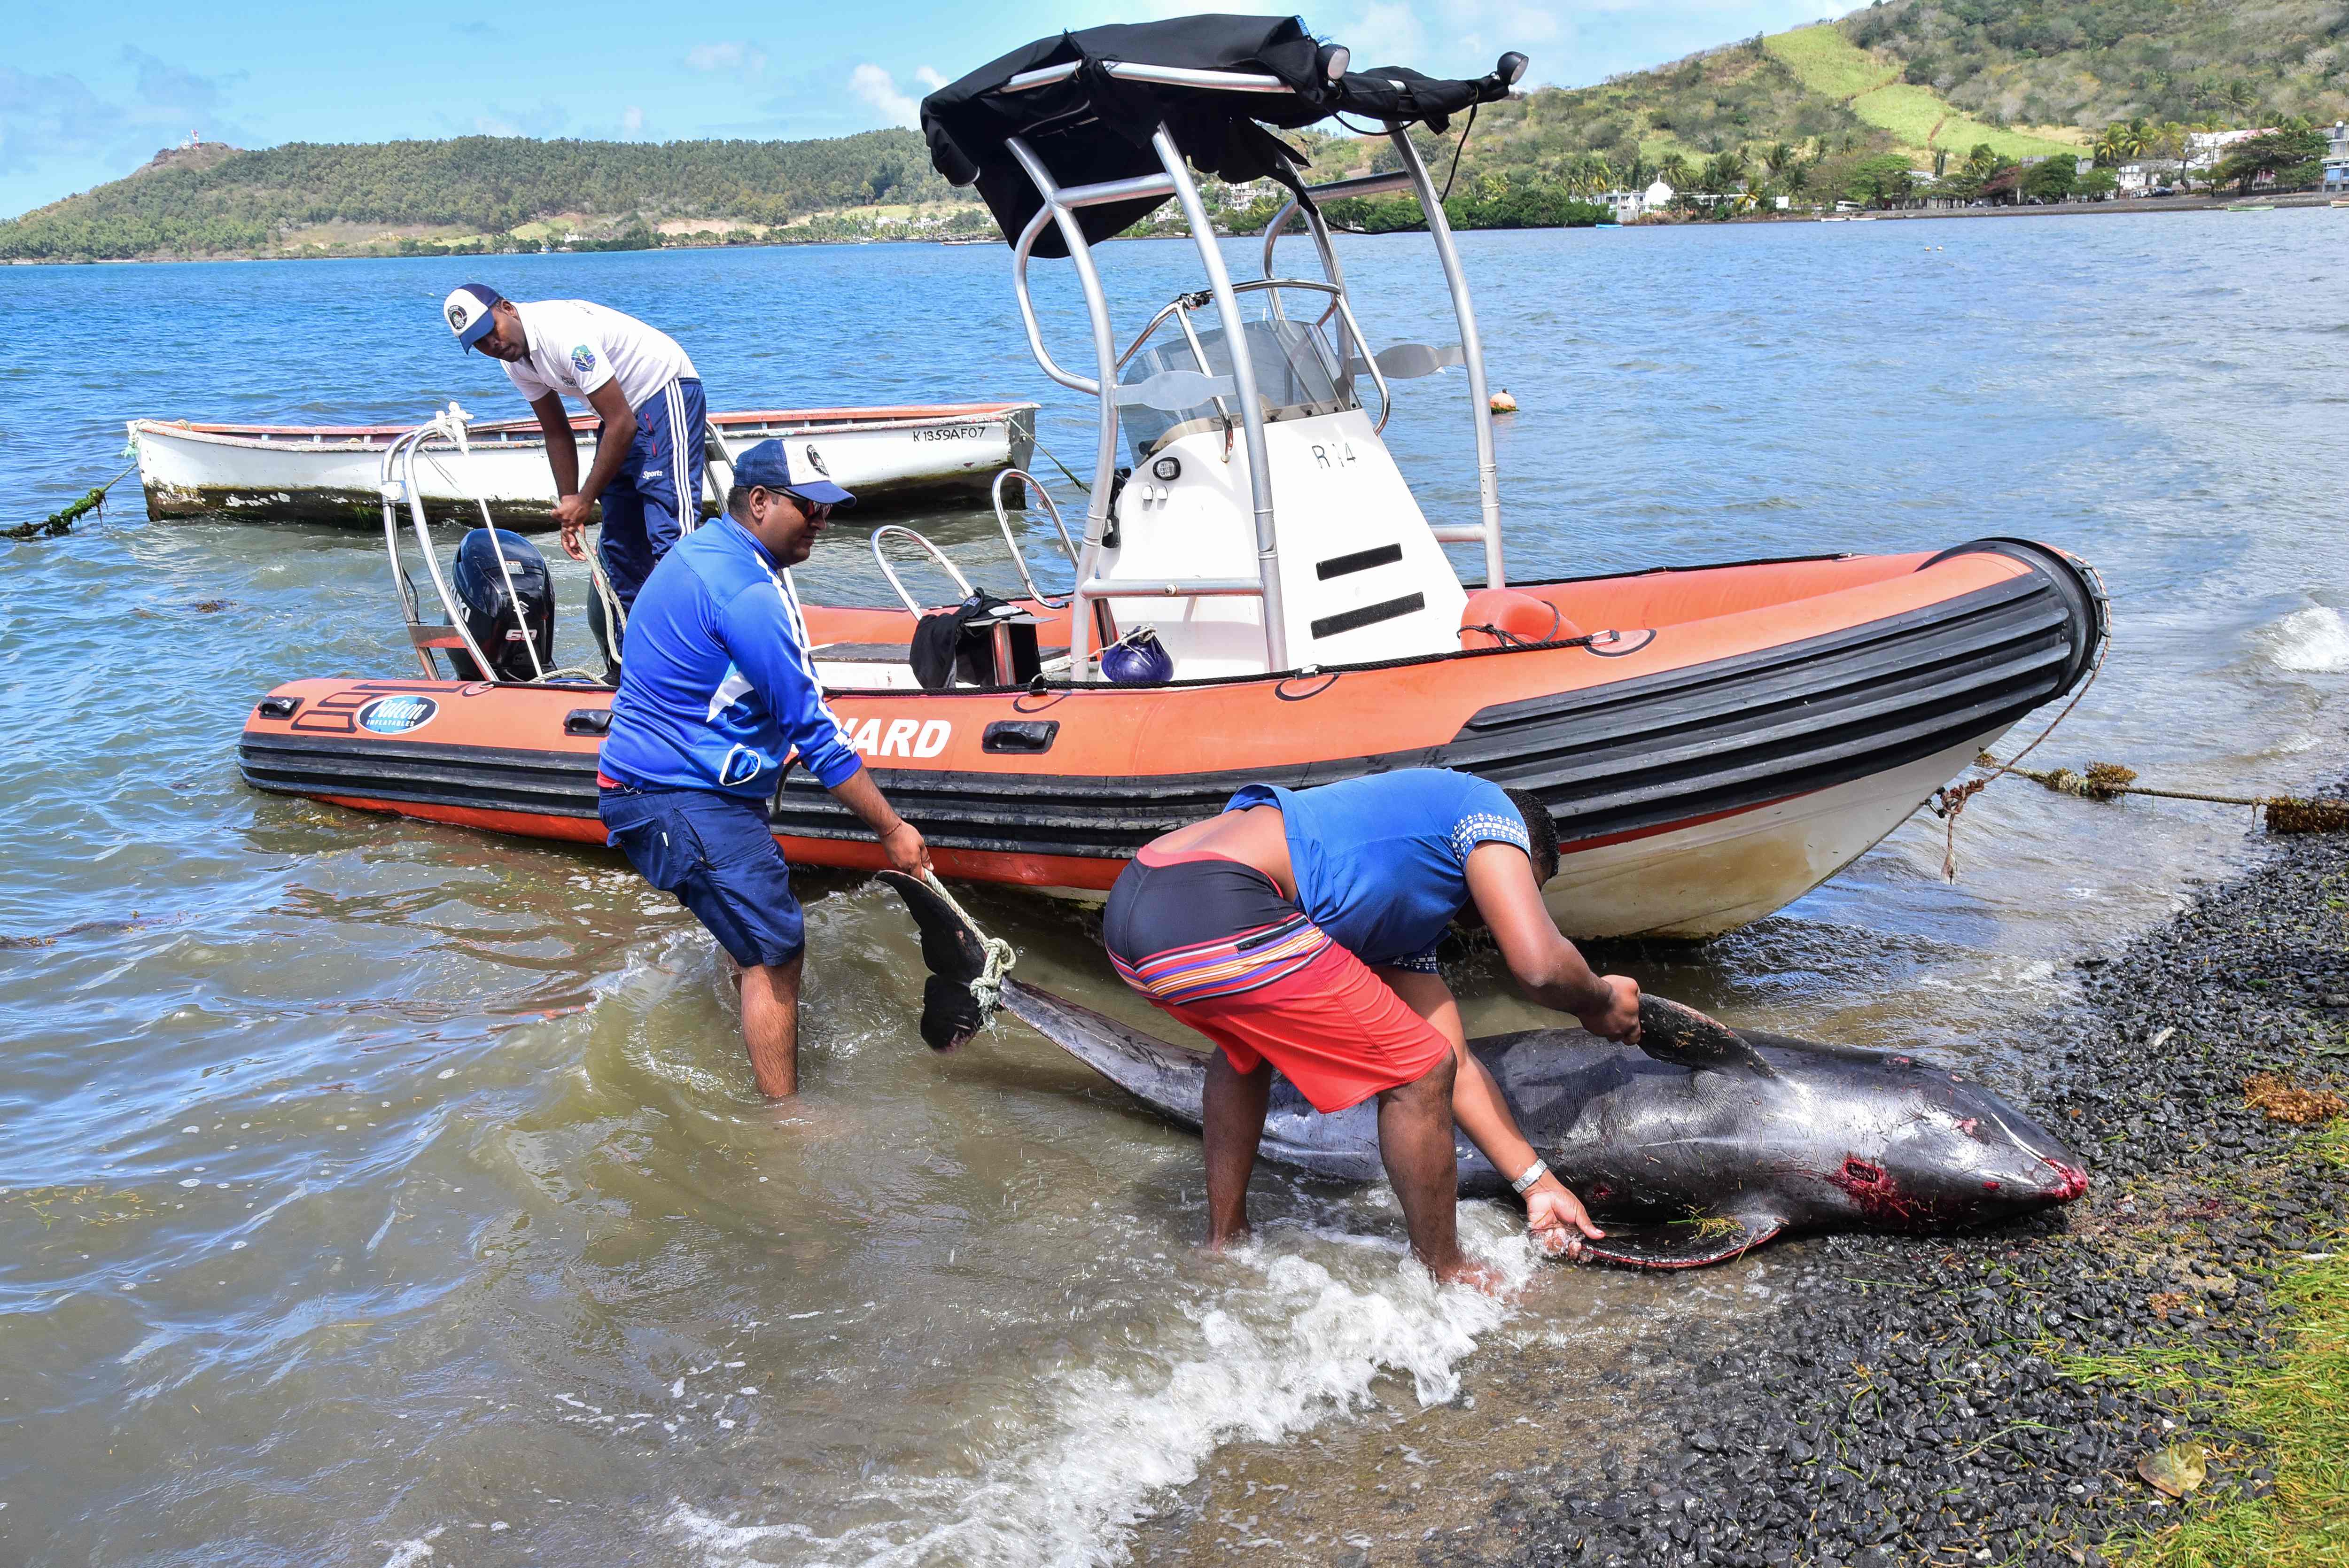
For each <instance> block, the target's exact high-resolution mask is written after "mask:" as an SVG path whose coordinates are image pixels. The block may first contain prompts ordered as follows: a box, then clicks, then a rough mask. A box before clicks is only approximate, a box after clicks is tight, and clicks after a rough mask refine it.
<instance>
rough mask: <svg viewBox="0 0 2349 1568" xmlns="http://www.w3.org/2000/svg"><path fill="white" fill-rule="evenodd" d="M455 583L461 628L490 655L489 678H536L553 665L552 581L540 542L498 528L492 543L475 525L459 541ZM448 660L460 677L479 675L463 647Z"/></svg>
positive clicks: (471, 677) (451, 653)
mask: <svg viewBox="0 0 2349 1568" xmlns="http://www.w3.org/2000/svg"><path fill="white" fill-rule="evenodd" d="M501 554H502V555H503V556H504V557H505V560H504V562H503V563H502V564H501V563H500V562H499V560H498V557H499V556H500V555H501ZM509 583H511V584H512V586H511V588H509V586H508V584H509ZM456 587H457V599H458V602H459V603H460V604H462V605H463V606H464V614H465V630H466V631H468V632H470V633H471V634H472V637H473V641H474V642H475V643H477V644H479V645H480V646H481V652H483V653H484V654H487V655H489V659H490V672H489V678H491V679H492V680H502V681H534V680H536V679H538V678H539V677H540V676H541V675H543V673H544V672H545V671H547V670H548V669H550V668H552V667H553V666H554V578H553V577H552V576H550V575H549V574H548V573H547V570H546V557H545V556H543V555H541V554H540V553H539V552H538V546H536V545H534V544H533V543H532V542H530V541H529V540H527V539H524V538H523V536H522V535H521V534H519V533H512V532H509V531H506V530H505V529H499V530H498V531H497V537H496V540H495V542H492V539H491V532H490V530H488V529H486V528H477V529H474V530H472V531H471V532H469V533H467V534H466V535H465V537H464V538H463V539H462V540H460V542H458V545H457V573H456ZM533 650H534V651H535V652H536V654H537V655H538V656H537V657H536V659H534V660H533V658H532V656H531V655H532V653H533ZM449 662H450V664H451V665H454V666H456V672H457V678H458V679H459V680H480V679H481V678H482V676H481V671H479V670H477V669H475V668H474V667H473V660H472V657H471V655H469V654H467V653H466V652H465V650H464V649H462V648H456V649H452V650H450V655H449Z"/></svg>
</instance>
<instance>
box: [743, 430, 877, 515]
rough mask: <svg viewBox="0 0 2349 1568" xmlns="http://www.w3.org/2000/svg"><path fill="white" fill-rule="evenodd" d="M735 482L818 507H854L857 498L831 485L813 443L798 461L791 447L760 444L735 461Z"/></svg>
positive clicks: (779, 443) (776, 444)
mask: <svg viewBox="0 0 2349 1568" xmlns="http://www.w3.org/2000/svg"><path fill="white" fill-rule="evenodd" d="M734 482H735V483H736V484H738V485H757V486H759V487H760V488H761V489H762V490H781V491H782V492H783V493H784V494H785V495H789V496H796V497H798V498H799V499H800V500H804V501H812V502H814V503H815V504H816V505H818V506H854V505H855V504H856V498H855V497H854V496H853V495H851V494H849V493H848V492H847V491H846V490H843V489H841V488H840V487H839V486H838V485H836V484H834V483H833V482H832V475H831V474H830V472H829V471H827V470H826V469H825V468H824V466H823V459H822V458H820V457H818V456H817V455H816V449H815V447H814V446H813V444H812V443H804V444H802V448H801V455H800V457H799V458H798V459H797V460H796V461H795V460H794V459H792V451H791V448H790V447H789V446H787V445H785V444H784V443H783V442H781V441H772V440H770V441H761V442H760V443H759V444H758V445H757V446H755V447H752V448H751V449H750V450H749V451H747V452H744V453H743V454H742V455H741V456H740V457H738V458H736V459H734Z"/></svg>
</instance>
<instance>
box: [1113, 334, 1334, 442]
mask: <svg viewBox="0 0 2349 1568" xmlns="http://www.w3.org/2000/svg"><path fill="white" fill-rule="evenodd" d="M1241 335H1242V336H1243V338H1245V340H1246V341H1247V350H1248V359H1249V362H1250V364H1251V365H1252V366H1253V367H1254V368H1255V371H1256V389H1257V396H1258V397H1261V398H1262V399H1263V401H1264V418H1265V422H1266V423H1267V424H1272V423H1277V422H1278V421H1279V420H1282V419H1302V418H1307V417H1309V416H1311V415H1315V414H1334V413H1337V412H1338V411H1340V409H1344V408H1359V407H1361V399H1360V398H1359V397H1356V396H1355V395H1354V377H1353V375H1352V373H1351V372H1350V371H1348V370H1347V369H1345V368H1344V367H1342V366H1340V364H1339V363H1338V356H1337V355H1336V354H1335V353H1334V352H1332V350H1331V349H1330V342H1329V339H1328V338H1326V337H1325V336H1323V335H1322V334H1321V333H1320V332H1319V331H1318V330H1316V329H1315V328H1314V327H1312V326H1311V325H1308V324H1306V323H1304V322H1301V321H1288V320H1285V319H1283V318H1281V317H1278V316H1274V317H1268V318H1266V319H1263V320H1259V321H1251V322H1248V323H1247V325H1246V326H1245V328H1244V329H1243V331H1242V334H1241ZM1198 345H1199V350H1198V353H1196V354H1195V353H1193V351H1192V348H1191V340H1190V338H1189V337H1188V336H1187V335H1182V334H1176V335H1165V334H1164V333H1163V332H1162V333H1161V334H1160V335H1159V338H1158V340H1157V341H1155V342H1154V343H1151V344H1149V345H1146V346H1143V348H1142V349H1140V350H1139V351H1137V352H1136V353H1135V354H1134V356H1133V358H1132V359H1130V360H1128V361H1127V362H1126V366H1125V370H1124V372H1123V375H1122V376H1121V377H1119V379H1120V380H1121V381H1123V384H1124V385H1126V386H1128V387H1132V386H1135V385H1137V384H1139V383H1141V382H1143V381H1147V380H1149V379H1150V378H1151V377H1154V376H1156V375H1157V374H1159V373H1160V372H1161V371H1164V370H1194V371H1205V372H1206V374H1207V375H1209V376H1229V375H1230V374H1231V373H1232V354H1231V346H1230V344H1229V342H1228V341H1227V340H1226V335H1225V333H1224V329H1223V328H1222V327H1221V326H1220V325H1217V326H1210V327H1204V328H1201V329H1200V330H1199V332H1198ZM1202 356H1204V357H1205V359H1206V364H1204V365H1202V364H1201V363H1200V359H1201V357H1202ZM1238 417H1239V409H1238V407H1237V406H1235V405H1234V404H1233V402H1232V399H1231V398H1229V397H1222V398H1211V399H1209V400H1208V401H1206V402H1205V403H1201V404H1198V405H1196V406H1195V407H1188V408H1153V407H1146V406H1143V405H1136V404H1128V405H1126V406H1125V407H1123V409H1121V410H1120V411H1119V419H1120V422H1121V423H1122V424H1123V427H1124V429H1125V440H1126V449H1127V457H1128V459H1129V460H1130V461H1131V462H1132V463H1133V466H1134V467H1135V468H1140V467H1141V466H1142V463H1143V459H1146V458H1148V457H1149V456H1150V455H1151V454H1152V453H1154V452H1155V451H1157V450H1158V449H1160V448H1161V447H1164V445H1166V443H1167V442H1169V441H1171V440H1174V439H1175V438H1177V437H1180V436H1187V435H1189V434H1190V433H1192V432H1193V431H1194V430H1202V429H1220V428H1222V427H1223V425H1224V423H1225V421H1226V419H1233V420H1237V418H1238Z"/></svg>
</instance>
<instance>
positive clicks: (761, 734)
mask: <svg viewBox="0 0 2349 1568" xmlns="http://www.w3.org/2000/svg"><path fill="white" fill-rule="evenodd" d="M807 643H808V635H807V623H806V622H805V621H804V620H803V619H802V617H801V615H800V602H799V595H798V594H797V593H794V592H793V591H792V579H791V573H788V572H785V571H783V570H781V568H780V567H778V566H777V565H776V564H775V558H774V557H773V556H771V555H770V554H768V553H767V547H766V546H765V545H763V544H761V543H760V542H758V540H757V539H755V538H753V537H752V536H751V533H750V530H749V529H747V528H744V527H743V526H742V525H741V524H740V523H739V522H736V521H734V520H733V519H732V518H730V517H720V518H719V519H717V520H716V521H712V522H711V523H709V525H708V526H707V527H704V528H698V529H696V530H695V531H693V532H691V533H688V534H687V535H686V536H685V537H684V538H683V539H681V540H679V541H678V543H677V545H676V547H675V548H674V549H672V550H671V551H670V552H668V553H667V555H664V556H662V557H661V562H660V564H659V565H657V566H656V567H654V568H653V573H652V575H651V576H650V577H648V578H647V579H646V580H645V585H644V588H643V589H642V591H640V592H639V593H637V594H636V605H635V607H634V608H633V609H631V610H630V611H629V612H628V631H627V647H626V650H625V656H624V657H623V658H622V659H621V661H620V690H619V693H618V695H617V696H615V697H613V699H612V727H611V730H610V731H609V733H607V734H606V735H605V738H604V749H603V753H602V757H601V764H602V767H603V769H604V771H605V773H607V774H609V775H610V776H611V777H612V778H615V779H618V780H619V781H620V782H621V783H623V784H633V785H636V786H637V787H639V788H655V789H713V790H718V791H719V792H721V793H724V794H729V795H739V796H741V797H743V798H744V799H753V800H755V799H761V798H763V797H765V796H767V795H771V794H772V793H773V792H774V789H775V782H776V779H777V778H778V776H779V775H780V773H781V769H782V768H783V766H784V764H785V762H786V761H787V760H789V759H790V758H792V757H793V756H794V755H796V756H797V758H798V759H799V762H800V764H801V766H802V767H804V768H805V769H807V770H808V771H809V772H810V773H812V774H813V775H815V780H816V782H817V783H819V784H821V785H823V787H824V788H825V789H831V788H832V787H833V785H835V784H838V783H840V782H841V781H842V780H843V779H846V778H848V776H849V775H851V774H853V773H854V772H855V771H856V769H857V768H858V766H859V763H858V760H857V756H856V752H855V751H854V748H851V747H850V745H849V743H848V740H847V738H846V737H844V736H843V735H842V734H841V731H840V721H839V720H838V719H837V718H835V717H833V712H832V709H831V707H829V706H827V705H826V704H825V702H824V700H823V692H822V691H821V690H820V689H818V687H817V686H816V680H815V666H814V665H812V664H811V663H809V661H808V653H807Z"/></svg>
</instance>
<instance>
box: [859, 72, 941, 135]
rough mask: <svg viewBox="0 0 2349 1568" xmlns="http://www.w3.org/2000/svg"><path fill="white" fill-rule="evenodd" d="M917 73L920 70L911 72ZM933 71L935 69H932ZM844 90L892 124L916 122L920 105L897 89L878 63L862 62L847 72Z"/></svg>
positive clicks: (912, 123)
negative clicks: (862, 63)
mask: <svg viewBox="0 0 2349 1568" xmlns="http://www.w3.org/2000/svg"><path fill="white" fill-rule="evenodd" d="M914 74H915V75H916V77H919V76H920V75H921V73H920V72H919V71H916V72H915V73H914ZM931 74H932V75H934V76H935V75H936V72H932V73H931ZM848 90H849V91H850V92H853V93H854V94H855V95H856V96H857V97H858V98H861V99H862V100H864V103H865V104H867V105H869V106H870V107H871V108H874V109H876V110H878V111H879V112H880V113H882V114H884V115H885V116H887V117H888V119H889V123H890V124H892V125H918V124H920V123H921V119H922V107H921V105H919V104H917V103H916V102H915V101H914V100H913V99H912V98H908V97H906V96H905V94H904V93H901V92H899V91H898V90H897V84H896V82H895V80H893V79H892V78H891V77H890V75H889V73H888V72H887V71H885V70H883V69H882V68H881V67H879V66H875V65H871V64H866V65H862V66H859V67H856V68H855V69H854V70H853V71H851V72H849V73H848Z"/></svg>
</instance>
